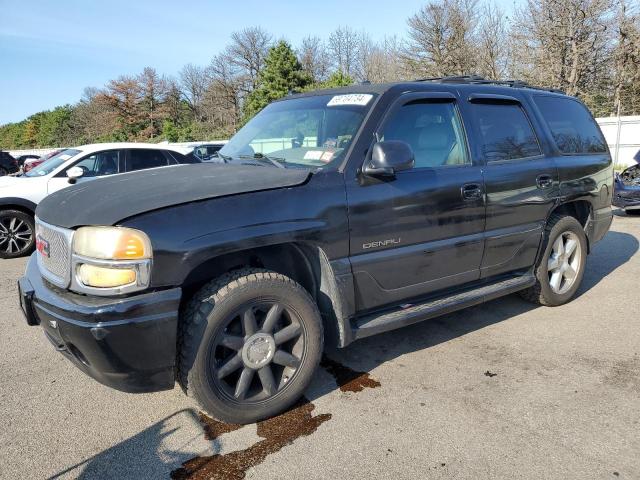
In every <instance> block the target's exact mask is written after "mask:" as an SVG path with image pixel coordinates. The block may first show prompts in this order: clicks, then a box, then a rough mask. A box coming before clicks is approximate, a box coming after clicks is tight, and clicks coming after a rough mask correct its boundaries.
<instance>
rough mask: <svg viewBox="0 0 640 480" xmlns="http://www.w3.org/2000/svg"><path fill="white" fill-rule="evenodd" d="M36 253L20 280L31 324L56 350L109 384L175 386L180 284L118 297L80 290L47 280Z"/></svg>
mask: <svg viewBox="0 0 640 480" xmlns="http://www.w3.org/2000/svg"><path fill="white" fill-rule="evenodd" d="M35 255H36V253H34V254H33V255H32V256H31V258H30V259H29V263H28V264H27V270H26V272H25V276H24V277H22V278H21V279H20V280H19V282H18V287H19V294H20V306H21V308H22V310H23V313H24V315H25V318H26V321H27V323H28V324H29V325H40V326H41V327H42V329H43V330H44V334H45V336H46V337H47V339H48V340H49V341H50V342H51V343H52V344H53V346H54V348H55V349H56V350H57V351H58V352H60V353H62V354H63V355H64V356H65V357H66V358H68V359H69V360H70V361H71V362H72V363H73V364H74V365H75V366H76V367H78V368H79V369H80V370H82V371H83V372H84V373H86V374H87V375H89V376H90V377H92V378H94V379H95V380H97V381H98V382H100V383H102V384H104V385H107V386H109V387H111V388H115V389H116V390H121V391H124V392H131V393H138V392H154V391H158V390H167V389H171V388H173V387H174V384H175V374H174V369H175V358H176V329H177V325H178V311H179V306H180V299H181V296H182V291H181V289H180V288H175V289H171V290H161V291H157V292H151V293H143V294H140V295H133V296H129V297H122V298H119V297H114V298H107V297H89V296H85V295H79V294H76V293H73V292H69V291H67V290H63V289H59V288H57V287H55V286H53V285H51V284H49V283H47V282H46V281H45V280H44V279H43V278H42V276H41V275H40V270H39V269H38V265H37V262H36V257H35Z"/></svg>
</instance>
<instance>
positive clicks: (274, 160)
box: [238, 153, 287, 168]
mask: <svg viewBox="0 0 640 480" xmlns="http://www.w3.org/2000/svg"><path fill="white" fill-rule="evenodd" d="M238 158H241V159H243V160H258V161H263V162H264V161H265V160H266V161H267V162H269V163H270V164H271V165H273V166H274V167H278V168H287V167H285V166H284V164H285V163H286V160H285V159H284V158H278V157H269V156H267V155H264V154H262V153H254V154H253V155H239V156H238Z"/></svg>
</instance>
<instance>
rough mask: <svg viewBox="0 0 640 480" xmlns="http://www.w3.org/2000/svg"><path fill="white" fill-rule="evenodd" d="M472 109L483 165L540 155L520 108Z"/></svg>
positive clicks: (478, 105)
mask: <svg viewBox="0 0 640 480" xmlns="http://www.w3.org/2000/svg"><path fill="white" fill-rule="evenodd" d="M473 108H474V111H475V116H476V119H477V123H478V126H479V128H480V136H481V140H482V153H483V155H484V158H485V159H486V160H487V162H499V161H504V160H516V159H519V158H527V157H535V156H536V155H541V154H542V152H541V151H540V145H539V144H538V139H537V138H536V135H535V133H534V132H533V128H531V124H530V123H529V119H528V118H527V116H526V115H525V113H524V111H523V110H522V107H520V105H517V104H498V103H476V104H474V105H473Z"/></svg>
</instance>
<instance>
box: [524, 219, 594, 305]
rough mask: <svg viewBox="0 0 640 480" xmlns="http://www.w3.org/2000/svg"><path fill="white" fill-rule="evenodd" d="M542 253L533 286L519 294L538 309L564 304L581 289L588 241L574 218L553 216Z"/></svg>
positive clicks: (546, 230)
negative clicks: (539, 307)
mask: <svg viewBox="0 0 640 480" xmlns="http://www.w3.org/2000/svg"><path fill="white" fill-rule="evenodd" d="M543 246H544V251H543V253H542V255H541V257H540V259H539V260H538V263H537V265H536V271H535V274H536V284H535V285H534V286H533V287H530V288H528V289H526V290H524V291H522V292H521V296H522V297H523V298H525V299H526V300H529V301H531V302H533V303H538V304H540V305H547V306H558V305H562V304H564V303H567V302H568V301H569V300H571V298H572V297H573V296H574V295H575V293H576V291H577V290H578V288H579V287H580V283H581V282H582V277H583V276H584V271H585V266H586V263H587V237H586V235H585V233H584V229H583V228H582V225H580V222H578V220H576V219H575V218H574V217H570V216H564V215H552V216H551V218H550V219H549V222H548V223H547V227H546V229H545V234H544V245H543Z"/></svg>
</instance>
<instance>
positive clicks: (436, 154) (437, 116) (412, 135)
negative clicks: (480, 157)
mask: <svg viewBox="0 0 640 480" xmlns="http://www.w3.org/2000/svg"><path fill="white" fill-rule="evenodd" d="M464 138H465V137H464V133H463V129H462V123H461V122H460V118H459V116H458V113H457V110H456V106H455V104H454V103H452V102H447V103H426V102H411V103H408V104H406V105H404V106H403V107H401V108H400V109H399V110H398V111H397V112H396V113H395V114H394V116H393V117H391V119H390V120H389V121H388V122H387V123H386V125H385V127H384V133H383V135H382V140H400V141H403V142H406V143H408V144H409V145H410V146H411V148H412V150H413V153H414V155H415V158H416V163H415V166H416V168H421V167H431V168H433V167H443V166H455V165H465V164H469V163H470V161H469V157H468V156H467V148H466V143H465V139H464Z"/></svg>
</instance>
